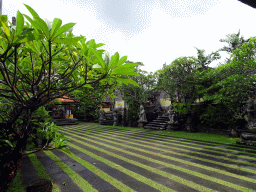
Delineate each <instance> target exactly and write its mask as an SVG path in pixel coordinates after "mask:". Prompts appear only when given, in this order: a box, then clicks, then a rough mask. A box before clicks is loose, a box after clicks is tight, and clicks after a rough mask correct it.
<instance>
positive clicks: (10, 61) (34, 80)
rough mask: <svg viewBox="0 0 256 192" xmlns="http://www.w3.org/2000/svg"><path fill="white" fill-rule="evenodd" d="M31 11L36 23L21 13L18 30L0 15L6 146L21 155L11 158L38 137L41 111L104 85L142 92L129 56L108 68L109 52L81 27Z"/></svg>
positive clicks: (0, 120) (1, 121)
mask: <svg viewBox="0 0 256 192" xmlns="http://www.w3.org/2000/svg"><path fill="white" fill-rule="evenodd" d="M25 6H26V8H27V9H28V10H29V12H30V13H31V15H32V18H31V17H29V16H28V15H25V14H22V13H20V12H19V11H18V12H17V24H16V26H11V27H10V28H9V26H8V22H7V16H6V15H0V27H1V30H0V39H1V40H0V102H1V105H0V106H1V111H0V128H1V131H3V132H1V133H3V134H1V138H0V144H1V146H6V145H7V144H8V145H9V146H10V147H13V148H14V149H15V150H13V152H12V154H9V156H10V155H14V154H18V153H20V152H21V151H23V150H24V148H25V146H26V142H27V139H28V137H29V134H30V132H31V131H32V123H31V119H30V118H31V114H32V113H33V112H34V111H35V110H37V109H38V108H39V107H40V106H43V105H45V104H47V103H48V102H50V101H52V100H53V99H55V98H58V97H61V96H63V95H65V94H67V93H69V92H72V91H74V90H76V89H78V88H80V87H87V88H89V89H90V88H91V89H92V88H93V86H94V84H95V83H98V82H100V81H109V80H111V79H114V80H116V81H118V82H122V83H125V84H133V85H136V86H138V84H137V83H136V82H135V81H133V80H131V79H129V78H126V77H123V75H138V74H137V73H136V72H134V66H136V64H133V63H129V64H125V61H126V59H127V56H123V57H121V58H119V54H118V53H117V52H116V53H115V54H114V55H113V56H112V57H111V60H110V62H109V63H105V62H104V60H103V58H102V54H103V52H104V50H99V49H98V48H99V47H101V46H103V45H104V44H102V43H98V44H96V43H95V40H94V39H92V40H90V41H87V42H86V38H85V37H84V36H74V35H73V34H72V28H73V27H74V25H75V23H68V24H64V25H62V20H61V19H59V18H55V19H54V20H53V22H49V21H44V20H42V19H41V18H40V17H39V15H38V14H37V13H36V12H35V11H34V10H33V9H32V8H31V7H30V6H28V5H25ZM24 19H27V21H28V22H25V21H24ZM25 23H26V24H25ZM2 101H4V103H5V105H2ZM11 135H12V136H11ZM13 135H15V136H14V137H13ZM11 137H13V138H12V139H11Z"/></svg>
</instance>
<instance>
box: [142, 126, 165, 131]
mask: <svg viewBox="0 0 256 192" xmlns="http://www.w3.org/2000/svg"><path fill="white" fill-rule="evenodd" d="M144 128H146V129H155V130H165V129H166V128H164V127H151V126H148V125H146V126H145V127H144Z"/></svg>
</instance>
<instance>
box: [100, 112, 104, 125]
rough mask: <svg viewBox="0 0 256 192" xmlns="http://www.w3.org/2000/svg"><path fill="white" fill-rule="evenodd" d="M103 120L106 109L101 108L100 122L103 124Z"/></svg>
mask: <svg viewBox="0 0 256 192" xmlns="http://www.w3.org/2000/svg"><path fill="white" fill-rule="evenodd" d="M103 120H104V111H103V110H100V115H99V123H100V124H102V122H103Z"/></svg>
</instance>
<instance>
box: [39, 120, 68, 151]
mask: <svg viewBox="0 0 256 192" xmlns="http://www.w3.org/2000/svg"><path fill="white" fill-rule="evenodd" d="M50 119H51V118H47V119H46V120H45V121H44V122H39V123H34V124H35V125H38V126H39V127H37V128H36V130H37V135H36V136H37V138H42V139H46V140H47V142H46V143H45V145H44V146H43V147H42V149H45V148H48V147H49V144H50V142H51V141H52V140H53V141H54V144H55V147H56V148H62V147H64V146H66V145H67V144H68V142H69V141H70V140H69V139H66V138H64V133H61V134H60V133H59V132H58V126H57V125H56V124H55V123H53V122H51V123H50V122H49V120H50Z"/></svg>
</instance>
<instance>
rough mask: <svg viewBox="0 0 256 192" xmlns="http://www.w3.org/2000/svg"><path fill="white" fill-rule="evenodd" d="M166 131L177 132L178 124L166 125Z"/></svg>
mask: <svg viewBox="0 0 256 192" xmlns="http://www.w3.org/2000/svg"><path fill="white" fill-rule="evenodd" d="M166 130H167V131H170V130H173V131H177V130H179V124H177V123H175V124H173V123H168V125H167V127H166Z"/></svg>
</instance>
